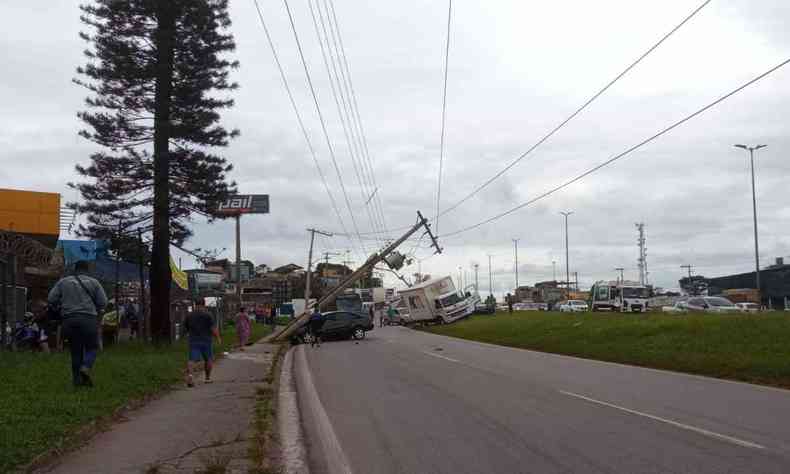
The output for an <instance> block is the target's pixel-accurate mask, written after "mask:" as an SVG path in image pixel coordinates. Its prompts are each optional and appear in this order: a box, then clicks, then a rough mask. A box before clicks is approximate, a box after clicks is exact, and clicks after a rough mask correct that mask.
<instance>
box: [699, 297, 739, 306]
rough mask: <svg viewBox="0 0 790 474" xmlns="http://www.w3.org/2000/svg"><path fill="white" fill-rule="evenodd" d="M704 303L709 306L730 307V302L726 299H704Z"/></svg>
mask: <svg viewBox="0 0 790 474" xmlns="http://www.w3.org/2000/svg"><path fill="white" fill-rule="evenodd" d="M705 302H706V303H708V304H709V305H711V306H732V305H733V304H732V302H731V301H730V300H728V299H726V298H705Z"/></svg>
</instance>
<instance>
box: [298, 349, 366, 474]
mask: <svg viewBox="0 0 790 474" xmlns="http://www.w3.org/2000/svg"><path fill="white" fill-rule="evenodd" d="M304 347H305V346H304V345H303V344H300V345H299V346H297V347H296V349H295V351H298V352H299V354H298V355H297V356H294V357H296V359H295V362H294V364H295V365H296V367H297V372H296V374H297V378H298V381H297V383H298V387H299V389H300V393H299V400H300V401H301V402H302V407H303V408H304V410H305V411H306V413H304V414H303V418H306V419H308V420H309V421H310V423H311V426H312V427H313V429H314V432H313V435H314V437H315V438H316V439H315V444H316V446H314V447H315V448H316V449H315V451H314V452H313V453H312V454H313V456H314V457H313V459H318V460H319V461H318V462H319V464H321V465H323V466H322V467H323V468H324V469H326V472H331V473H337V474H341V473H342V474H352V472H353V471H352V470H351V466H350V464H349V462H348V458H346V454H345V452H343V447H342V446H341V445H340V441H339V440H338V439H337V435H336V434H335V430H334V428H333V427H332V422H331V421H330V420H329V416H328V415H327V413H326V409H325V408H324V405H323V404H322V403H321V399H320V398H319V396H318V392H317V391H316V389H315V385H314V384H313V376H312V374H311V373H310V367H309V366H308V365H307V355H306V354H305V349H304ZM304 415H306V416H304Z"/></svg>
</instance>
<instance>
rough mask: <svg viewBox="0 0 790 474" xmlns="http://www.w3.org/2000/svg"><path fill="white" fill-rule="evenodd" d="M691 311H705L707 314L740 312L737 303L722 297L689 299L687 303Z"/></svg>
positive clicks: (687, 307)
mask: <svg viewBox="0 0 790 474" xmlns="http://www.w3.org/2000/svg"><path fill="white" fill-rule="evenodd" d="M686 309H688V310H689V311H703V312H706V313H737V312H739V311H740V309H738V307H737V306H735V303H733V302H732V301H730V300H728V299H727V298H722V297H720V296H697V297H694V298H689V300H688V301H687V302H686Z"/></svg>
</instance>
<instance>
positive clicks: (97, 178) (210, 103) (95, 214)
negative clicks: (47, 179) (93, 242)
mask: <svg viewBox="0 0 790 474" xmlns="http://www.w3.org/2000/svg"><path fill="white" fill-rule="evenodd" d="M80 9H81V10H82V15H81V17H80V18H81V20H82V22H83V23H84V24H86V25H88V26H89V27H90V30H91V31H90V32H88V33H85V32H82V33H80V36H81V37H82V38H83V39H84V40H85V41H87V42H88V43H89V45H90V47H89V48H88V49H87V50H86V51H85V56H86V57H87V58H88V61H87V64H86V65H85V66H84V67H80V68H78V69H77V73H78V74H79V76H80V77H79V78H78V79H75V80H74V82H76V83H77V84H79V85H81V86H84V87H85V88H87V89H88V90H89V91H91V95H90V96H89V97H88V98H87V99H86V104H87V106H88V111H84V112H80V113H78V117H79V118H80V119H82V120H83V121H84V122H85V123H86V124H87V125H88V127H87V128H86V129H85V130H83V131H81V132H80V134H81V135H82V136H83V137H85V138H87V139H88V140H91V141H93V142H94V143H96V144H98V145H100V146H102V147H103V150H102V151H99V152H97V153H94V154H93V155H92V156H91V158H90V159H91V163H90V164H89V165H88V166H79V165H78V166H77V172H78V173H79V174H80V175H81V176H83V177H85V178H86V180H85V181H84V182H80V183H77V184H72V186H73V187H75V188H76V189H78V190H79V191H80V193H81V195H82V198H83V201H84V203H83V204H79V205H75V207H77V208H78V209H79V211H80V212H82V213H84V214H86V215H87V220H88V223H87V225H86V226H82V227H81V229H80V230H81V233H83V234H84V235H89V236H101V235H104V234H106V233H107V230H108V229H117V226H118V223H119V222H120V223H123V227H124V230H125V231H129V232H131V231H133V230H134V231H136V229H142V230H143V231H144V232H146V233H150V234H152V239H151V242H152V249H151V273H150V275H151V277H150V278H151V279H150V285H151V335H152V336H153V337H154V339H155V340H157V341H165V340H167V338H168V337H169V332H170V311H169V308H170V285H171V275H170V265H169V259H170V251H169V246H170V244H171V243H175V244H177V245H181V244H182V243H183V242H184V240H186V239H187V238H188V237H190V235H191V234H192V232H191V230H190V225H189V224H190V221H191V217H192V216H193V215H194V214H201V215H204V216H208V217H209V218H214V217H216V216H215V214H214V210H215V209H216V204H217V202H219V201H221V200H223V199H225V198H226V197H227V195H228V194H231V193H233V192H235V186H236V185H235V183H229V182H228V181H227V178H226V174H227V173H228V172H229V171H230V170H231V169H232V167H231V165H229V164H228V163H227V161H226V160H225V159H224V158H223V157H221V156H218V155H216V154H213V153H212V151H211V150H212V149H215V148H216V147H225V146H227V145H228V142H229V140H230V139H232V138H233V137H235V136H236V135H238V133H239V132H238V130H233V131H228V130H226V129H225V128H224V127H222V126H221V125H220V124H219V120H220V114H219V112H220V111H221V110H222V109H226V108H229V107H231V106H233V100H232V99H230V98H229V97H228V93H229V91H232V90H233V89H236V88H237V87H238V85H237V84H235V83H233V82H231V81H230V80H229V77H228V76H229V73H230V71H231V70H232V69H234V68H236V67H238V62H236V61H232V60H230V59H229V58H228V54H229V53H230V52H232V51H233V50H234V49H235V43H234V41H233V36H232V34H230V33H229V32H228V28H229V27H230V24H231V22H230V18H229V15H228V0H123V1H120V0H96V1H94V2H93V3H91V4H86V5H82V6H80Z"/></svg>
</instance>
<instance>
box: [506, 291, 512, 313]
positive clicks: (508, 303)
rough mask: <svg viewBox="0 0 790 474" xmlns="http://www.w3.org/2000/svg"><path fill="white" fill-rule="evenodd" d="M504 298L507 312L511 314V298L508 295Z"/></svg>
mask: <svg viewBox="0 0 790 474" xmlns="http://www.w3.org/2000/svg"><path fill="white" fill-rule="evenodd" d="M505 298H507V312H508V313H510V314H513V297H512V296H510V293H508V294H507V296H506V297H505Z"/></svg>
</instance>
